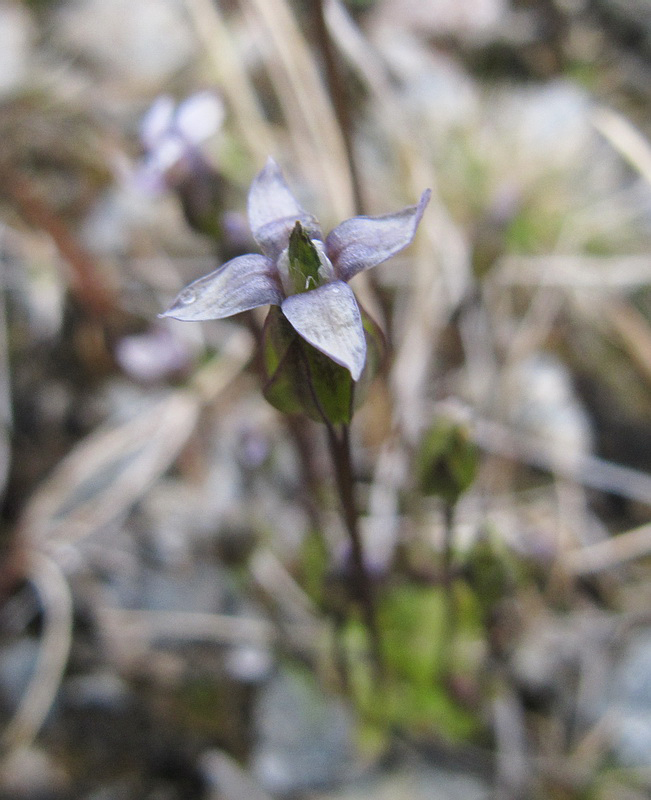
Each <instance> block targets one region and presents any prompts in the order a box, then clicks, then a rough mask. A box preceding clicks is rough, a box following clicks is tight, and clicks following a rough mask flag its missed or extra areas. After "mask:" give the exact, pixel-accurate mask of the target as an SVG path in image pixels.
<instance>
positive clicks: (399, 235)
mask: <svg viewBox="0 0 651 800" xmlns="http://www.w3.org/2000/svg"><path fill="white" fill-rule="evenodd" d="M430 195H431V192H430V190H429V189H427V190H426V191H425V192H423V194H422V196H421V198H420V202H419V203H418V205H417V206H408V207H407V208H403V209H402V211H398V212H397V213H396V214H386V215H384V216H382V217H353V218H352V219H347V220H346V221H345V222H342V223H341V225H338V226H337V227H336V228H335V229H334V230H333V231H332V232H331V233H329V234H328V238H327V239H326V242H325V245H326V253H327V254H328V256H329V258H330V260H331V261H332V263H333V264H334V267H335V272H336V274H337V277H338V278H340V279H341V280H342V281H348V280H350V279H351V278H352V277H353V275H357V273H358V272H361V271H362V270H365V269H370V268H371V267H375V266H377V265H378V264H381V263H382V262H383V261H386V260H387V258H391V256H394V255H395V254H396V253H398V252H400V250H402V249H403V248H404V247H407V245H408V244H411V242H412V240H413V238H414V235H415V233H416V228H417V227H418V223H419V222H420V218H421V217H422V216H423V211H425V206H426V205H427V203H428V202H429V198H430Z"/></svg>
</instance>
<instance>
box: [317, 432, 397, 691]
mask: <svg viewBox="0 0 651 800" xmlns="http://www.w3.org/2000/svg"><path fill="white" fill-rule="evenodd" d="M326 428H327V431H328V444H329V446H330V454H331V456H332V463H333V466H334V470H335V479H336V482H337V489H338V492H339V498H340V500H341V505H342V510H343V515H344V521H345V523H346V530H347V532H348V536H349V538H350V545H351V556H352V568H353V574H352V582H353V593H354V596H355V598H356V599H357V600H358V601H359V603H360V605H361V608H362V614H363V617H364V623H365V625H366V628H367V630H368V634H369V637H370V641H371V649H372V653H373V662H374V668H375V670H376V677H377V678H382V677H383V673H384V662H383V658H382V646H381V640H380V632H379V628H378V624H377V615H376V608H375V599H374V596H373V587H372V584H371V580H370V578H369V575H368V571H367V569H366V564H365V563H364V549H363V545H362V537H361V535H360V531H359V524H358V514H357V504H356V502H355V484H354V478H353V469H352V459H351V453H350V429H349V426H348V425H343V426H342V430H341V435H340V436H338V435H337V431H336V430H335V428H334V427H333V426H332V425H327V426H326Z"/></svg>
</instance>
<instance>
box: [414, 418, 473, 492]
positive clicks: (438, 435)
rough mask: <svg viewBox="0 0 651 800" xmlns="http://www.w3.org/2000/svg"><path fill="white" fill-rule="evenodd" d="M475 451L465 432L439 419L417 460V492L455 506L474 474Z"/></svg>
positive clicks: (464, 428) (455, 425)
mask: <svg viewBox="0 0 651 800" xmlns="http://www.w3.org/2000/svg"><path fill="white" fill-rule="evenodd" d="M477 461H478V458H477V448H476V446H475V444H474V443H473V442H472V441H471V440H470V437H469V435H468V430H467V428H466V427H465V426H464V425H459V424H457V423H456V422H451V421H450V420H446V419H441V420H438V421H437V422H436V423H435V424H434V425H433V426H432V427H431V428H430V430H429V431H428V432H427V434H426V435H425V438H424V439H423V443H422V445H421V448H420V451H419V453H418V458H417V473H418V478H419V484H420V489H421V491H422V492H423V494H426V495H438V496H439V497H442V498H443V499H444V500H446V501H447V502H449V503H456V502H457V500H458V499H459V497H460V496H461V495H462V494H463V493H464V492H465V491H466V489H468V488H469V487H470V485H471V484H472V482H473V481H474V479H475V475H476V473H477Z"/></svg>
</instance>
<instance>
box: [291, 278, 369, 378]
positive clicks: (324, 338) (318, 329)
mask: <svg viewBox="0 0 651 800" xmlns="http://www.w3.org/2000/svg"><path fill="white" fill-rule="evenodd" d="M281 308H282V311H283V314H284V315H285V316H286V317H287V319H288V320H289V322H290V324H291V326H292V327H293V328H294V330H295V331H296V333H298V334H300V336H302V337H303V339H305V341H306V342H309V343H310V344H311V345H312V346H313V347H316V349H317V350H320V351H321V352H322V353H325V355H327V356H328V357H329V358H331V359H332V360H333V361H335V362H336V363H337V364H340V365H341V366H342V367H346V369H348V370H350V374H351V376H352V378H353V380H354V381H356V380H359V376H360V375H361V374H362V370H363V369H364V362H365V361H366V338H365V336H364V327H363V325H362V316H361V314H360V310H359V306H358V305H357V300H356V299H355V295H354V294H353V290H352V289H351V288H350V287H349V286H347V285H346V284H345V283H343V282H342V281H333V282H332V283H326V284H325V285H324V286H320V287H319V288H318V289H313V290H311V291H309V292H304V293H303V294H294V295H291V296H290V297H288V298H287V299H286V300H284V301H283V304H282V305H281Z"/></svg>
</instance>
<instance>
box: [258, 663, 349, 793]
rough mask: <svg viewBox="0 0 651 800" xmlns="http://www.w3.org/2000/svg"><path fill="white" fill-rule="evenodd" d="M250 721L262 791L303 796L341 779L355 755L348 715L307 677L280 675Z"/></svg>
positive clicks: (334, 700)
mask: <svg viewBox="0 0 651 800" xmlns="http://www.w3.org/2000/svg"><path fill="white" fill-rule="evenodd" d="M255 716H256V722H257V729H258V741H257V743H256V745H255V746H254V751H253V756H252V772H253V774H254V775H255V777H256V778H257V779H258V781H259V782H260V784H261V785H262V786H263V787H264V788H265V789H266V790H267V791H269V792H273V793H278V794H291V793H294V792H303V791H308V790H310V789H315V788H325V787H329V786H333V785H336V784H337V783H338V782H339V781H341V780H342V779H343V778H344V777H345V775H346V773H347V771H348V769H349V768H350V766H351V755H352V754H353V753H354V747H353V743H352V736H353V729H352V718H351V715H350V712H349V711H348V709H347V708H346V706H345V705H344V704H343V703H342V702H341V701H339V700H338V699H337V698H334V697H328V696H327V695H325V694H324V693H323V692H322V691H321V690H320V689H319V687H318V685H317V684H316V683H315V682H314V681H313V679H312V678H311V677H309V676H308V675H307V674H302V673H299V672H290V671H288V670H285V671H281V672H279V673H278V674H277V675H276V676H275V677H274V678H273V679H272V680H271V681H270V682H269V684H268V685H267V686H266V687H265V689H264V690H263V691H262V693H261V696H260V698H259V701H258V705H257V708H256V711H255Z"/></svg>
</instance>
